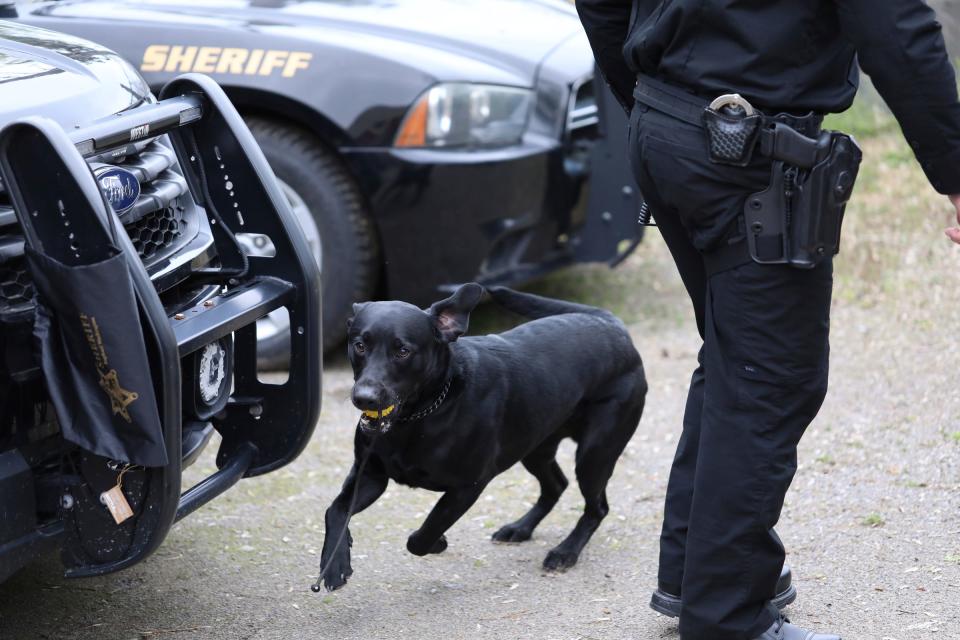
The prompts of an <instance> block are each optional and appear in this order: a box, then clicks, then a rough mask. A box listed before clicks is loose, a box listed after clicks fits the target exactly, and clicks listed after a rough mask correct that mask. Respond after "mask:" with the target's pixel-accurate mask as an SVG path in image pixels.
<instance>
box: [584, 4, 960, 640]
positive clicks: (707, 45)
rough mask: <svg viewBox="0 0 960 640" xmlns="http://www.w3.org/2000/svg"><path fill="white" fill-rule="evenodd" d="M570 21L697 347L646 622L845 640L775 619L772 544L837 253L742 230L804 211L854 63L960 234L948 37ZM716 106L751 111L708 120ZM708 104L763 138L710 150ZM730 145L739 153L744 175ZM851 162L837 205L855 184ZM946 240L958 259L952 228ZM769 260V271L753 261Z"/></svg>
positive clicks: (858, 20) (833, 19)
mask: <svg viewBox="0 0 960 640" xmlns="http://www.w3.org/2000/svg"><path fill="white" fill-rule="evenodd" d="M576 4H577V9H578V11H579V13H580V17H581V20H582V21H583V24H584V26H585V28H586V31H587V35H588V37H589V39H590V43H591V45H592V47H593V50H594V54H595V56H596V58H597V63H598V66H599V68H600V70H601V72H602V74H603V75H604V77H605V79H606V81H607V83H608V84H609V85H610V87H611V89H612V90H613V93H614V95H615V96H616V97H617V99H618V100H619V101H620V102H621V104H622V105H623V107H624V108H625V109H627V110H628V111H630V112H631V114H630V115H631V117H630V121H631V128H630V131H631V133H630V155H631V162H632V164H633V168H634V173H635V175H636V178H637V181H638V184H639V186H640V189H641V191H642V193H643V195H644V197H645V199H646V201H647V202H648V204H649V206H650V209H651V210H652V212H653V215H654V217H655V219H656V222H657V225H658V227H659V229H660V232H661V234H662V235H663V238H664V240H665V241H666V243H667V245H668V247H669V249H670V252H671V254H672V256H673V258H674V260H675V262H676V264H677V267H678V269H679V271H680V276H681V278H682V280H683V283H684V285H685V287H686V289H687V292H688V293H689V295H690V298H691V300H692V302H693V307H694V312H695V315H696V320H697V327H698V329H699V330H700V335H701V337H702V338H703V347H702V349H701V351H700V357H699V367H698V368H697V369H696V371H694V373H693V378H692V381H691V384H690V390H689V395H688V398H687V404H686V409H685V414H684V419H683V432H682V435H681V437H680V442H679V445H678V447H677V452H676V457H675V459H674V462H673V468H672V470H671V473H670V480H669V484H668V488H667V496H666V508H665V510H664V523H663V531H662V535H661V545H660V565H659V576H658V583H659V584H658V587H659V588H658V590H657V592H656V593H655V595H654V600H653V602H652V603H651V604H652V605H659V606H655V608H657V609H658V610H661V611H663V610H664V607H667V608H669V605H670V603H671V602H674V603H675V604H676V605H677V608H678V609H679V608H680V605H681V604H682V610H680V611H678V612H677V613H679V614H680V635H681V638H682V639H683V640H754V639H757V640H838V637H837V636H833V635H824V634H814V633H812V632H809V631H805V630H803V629H800V628H798V627H796V626H794V625H791V624H789V623H788V622H786V621H785V619H784V618H783V617H782V614H780V613H779V611H778V609H777V607H776V606H775V604H777V603H775V602H771V599H772V598H773V597H774V596H775V595H776V594H777V593H778V591H780V590H782V589H783V588H785V586H786V583H781V584H780V585H779V588H778V584H777V583H778V580H779V579H780V574H781V569H782V567H783V560H784V549H783V546H782V544H781V543H780V540H779V538H778V537H777V535H776V533H775V532H774V531H773V526H774V525H775V524H776V522H777V520H778V519H779V516H780V510H781V508H782V506H783V500H784V495H785V494H786V491H787V488H788V486H789V485H790V481H791V480H792V478H793V475H794V472H795V471H796V454H797V443H798V442H799V440H800V437H801V436H802V435H803V432H804V430H805V429H806V427H807V425H808V424H809V423H810V422H811V421H812V420H813V418H814V416H815V415H816V413H817V411H818V410H819V408H820V405H821V402H822V401H823V398H824V395H825V393H826V389H827V359H828V351H829V347H828V330H829V311H830V295H831V287H832V264H831V260H830V259H829V258H830V255H831V254H832V251H827V252H826V255H824V256H820V258H819V259H814V260H805V261H804V260H795V261H793V264H790V262H791V260H792V258H794V257H795V256H794V255H793V254H792V253H790V251H791V249H790V248H789V247H786V248H785V245H783V243H781V242H779V240H778V239H782V237H783V236H782V233H783V230H782V229H781V230H780V231H781V235H780V236H776V237H774V238H773V239H774V240H775V242H773V243H772V244H769V243H768V244H766V246H764V244H765V243H764V242H761V240H770V239H771V237H770V236H766V237H764V236H762V234H763V233H764V231H763V225H762V224H759V223H755V222H752V223H750V225H751V226H747V222H746V218H745V211H748V209H745V207H747V206H750V207H755V208H756V209H757V210H758V211H762V210H763V209H764V208H765V207H767V208H769V206H770V202H774V203H780V205H782V206H783V207H784V209H785V210H786V207H789V206H792V205H790V204H786V203H789V202H793V201H794V200H793V199H794V198H795V197H796V196H795V192H794V191H792V190H791V189H793V186H792V185H795V184H796V180H797V178H798V176H804V175H809V172H808V173H804V172H805V171H807V170H808V169H809V167H810V166H813V163H815V162H819V161H820V160H823V159H824V158H825V157H826V156H824V155H823V154H822V153H821V154H820V155H815V156H811V157H813V158H814V159H813V160H812V162H811V163H806V164H805V163H804V161H803V159H802V158H803V157H804V153H808V152H810V147H809V145H808V146H807V148H806V150H805V151H803V150H802V149H801V148H802V147H803V144H800V143H809V142H811V141H816V140H824V138H823V135H824V134H823V132H821V130H820V122H821V119H822V118H821V116H822V114H825V113H832V112H840V111H843V110H845V109H847V108H848V107H849V106H850V104H851V103H852V101H853V99H854V95H855V93H856V90H857V84H858V68H857V62H858V60H859V64H860V66H861V67H862V68H863V70H864V71H866V72H867V73H868V74H869V75H870V76H871V77H872V79H873V81H874V83H875V85H876V87H877V88H878V90H879V91H880V93H881V94H882V96H883V97H884V98H885V100H886V101H887V103H888V104H889V106H890V107H891V109H892V110H893V112H894V114H895V116H896V117H897V119H898V121H899V122H900V124H901V126H902V128H903V131H904V134H905V135H906V137H907V140H908V141H909V143H910V146H911V147H912V148H913V151H914V152H915V154H916V156H917V158H918V159H919V161H920V163H921V165H922V167H923V170H924V171H925V172H926V175H927V177H928V179H929V180H930V183H931V184H932V185H933V186H934V188H935V189H937V191H939V192H940V193H942V194H946V195H949V198H950V200H951V202H952V203H953V205H954V207H956V208H957V216H958V222H960V195H958V194H960V104H958V100H957V90H956V86H957V85H956V80H955V78H954V73H953V69H952V67H951V65H950V63H949V61H948V57H947V54H946V51H945V47H944V42H943V37H942V35H941V29H940V25H939V24H938V23H937V21H936V16H935V14H934V12H933V11H932V10H931V9H930V8H929V7H927V6H926V4H925V3H924V2H923V0H886V1H883V2H876V1H875V0H576ZM724 94H739V95H738V96H733V95H726V96H725V97H724V98H722V99H720V100H719V101H717V102H714V101H715V100H716V99H717V98H718V97H720V96H723V95H724ZM711 103H713V107H714V108H713V109H712V110H711V112H712V117H714V118H717V119H719V121H721V124H723V123H726V125H730V126H734V127H737V126H740V124H743V125H744V126H746V123H751V122H752V123H753V124H756V123H757V122H759V123H760V126H759V127H747V128H746V129H744V130H743V131H742V133H743V135H741V136H739V138H738V137H736V136H733V137H727V138H723V137H721V138H720V139H719V140H715V139H714V137H713V134H714V132H713V131H709V127H707V126H706V124H707V119H706V118H705V117H704V115H703V114H704V112H705V111H707V110H710V107H711ZM747 116H757V117H756V118H754V119H753V120H749V119H747ZM738 123H739V124H738ZM728 128H729V127H728ZM721 131H722V127H721ZM794 133H796V134H800V136H801V137H798V136H796V135H793V134H794ZM774 134H776V135H774ZM744 137H746V139H747V141H746V143H745V144H741V143H743V138H744ZM826 139H827V140H828V141H829V140H831V139H832V138H830V137H829V136H828V137H827V138H826ZM833 139H834V140H835V138H833ZM804 141H805V142H804ZM714 142H717V144H716V145H714ZM794 142H796V143H797V144H800V147H796V148H794V147H795V145H794V144H793V143H794ZM731 144H733V145H734V147H736V146H737V145H738V144H739V145H740V149H739V152H738V153H734V154H733V157H732V161H731V156H730V154H729V153H728V152H729V150H730V145H731ZM846 148H847V150H848V152H847V156H846V160H843V158H838V159H837V162H840V163H842V162H846V163H847V165H846V168H845V169H843V168H842V171H846V178H843V179H842V180H841V182H838V183H837V185H836V189H837V190H838V192H840V191H843V190H844V189H846V187H845V186H844V185H845V184H848V183H849V182H850V180H849V178H850V176H851V175H855V173H856V166H855V165H856V162H852V161H851V158H852V155H851V154H852V152H851V151H850V149H851V148H852V147H850V145H849V144H848V145H847V147H846ZM821 151H822V145H821ZM831 153H833V152H832V151H831ZM725 154H727V155H726V156H725ZM798 158H799V159H798ZM829 161H830V162H832V161H833V160H829ZM857 161H858V159H857ZM842 171H841V173H842ZM836 175H839V174H836ZM843 180H845V181H846V183H843ZM775 187H776V188H775ZM771 194H773V196H774V199H773V200H770V198H769V196H771ZM784 194H785V195H784ZM778 198H779V199H778ZM748 200H749V205H748ZM825 202H826V201H825ZM808 204H809V203H808ZM827 206H828V205H826V204H824V205H822V206H819V208H818V207H813V208H812V215H821V214H824V213H825V211H826V208H827ZM829 206H833V205H829ZM836 212H837V211H836V209H833V210H832V213H836ZM788 213H789V212H788ZM781 217H782V218H783V219H785V220H788V222H786V223H784V224H792V223H791V222H789V220H790V217H789V215H786V217H783V216H781ZM754 225H755V226H754ZM752 233H755V234H757V235H755V236H754V238H753V240H754V242H753V244H751V243H750V242H749V240H750V237H751V234H752ZM946 233H947V235H948V236H949V238H950V239H951V240H952V241H954V242H956V243H958V244H960V228H952V229H948V230H947V231H946ZM820 251H821V252H822V251H823V249H822V248H821V249H820ZM764 253H766V255H767V258H768V259H767V260H764V262H773V263H775V264H766V263H764V264H761V263H760V262H758V260H760V259H761V258H762V257H763V254H764ZM787 254H789V255H787ZM807 257H808V258H809V256H807ZM797 265H799V266H803V267H806V268H797ZM811 267H812V268H811ZM780 604H783V603H782V602H780Z"/></svg>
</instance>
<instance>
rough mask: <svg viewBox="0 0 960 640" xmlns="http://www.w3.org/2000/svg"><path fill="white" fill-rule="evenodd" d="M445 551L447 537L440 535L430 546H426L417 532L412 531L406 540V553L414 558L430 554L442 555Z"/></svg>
mask: <svg viewBox="0 0 960 640" xmlns="http://www.w3.org/2000/svg"><path fill="white" fill-rule="evenodd" d="M446 550H447V536H444V535H441V536H440V537H439V538H437V539H436V540H435V541H434V542H433V543H432V544H428V543H427V542H426V541H425V540H424V539H423V537H422V536H421V535H420V533H419V532H418V531H414V532H413V533H411V534H410V537H409V538H407V551H409V552H410V553H412V554H413V555H415V556H425V555H428V554H432V553H443V552H444V551H446Z"/></svg>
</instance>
